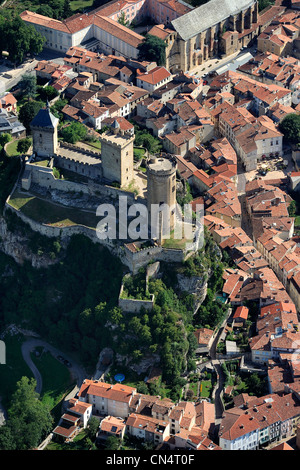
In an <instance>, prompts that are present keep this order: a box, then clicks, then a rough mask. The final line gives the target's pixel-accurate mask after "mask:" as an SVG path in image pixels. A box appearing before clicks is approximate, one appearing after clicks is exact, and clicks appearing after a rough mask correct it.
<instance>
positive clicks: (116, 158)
mask: <svg viewBox="0 0 300 470" xmlns="http://www.w3.org/2000/svg"><path fill="white" fill-rule="evenodd" d="M58 124H59V120H58V119H57V118H56V117H55V116H54V115H53V114H52V113H51V111H50V107H49V104H48V105H47V107H46V108H43V109H40V111H39V112H38V113H37V115H36V116H35V117H34V119H33V120H32V122H31V132H32V139H33V153H32V156H31V157H30V158H29V159H28V161H27V163H26V167H25V171H24V174H23V178H22V187H23V189H25V190H29V189H30V187H31V184H32V183H35V184H38V185H40V186H43V187H46V188H47V189H48V190H51V189H58V188H59V187H60V188H61V190H64V188H66V190H68V189H69V186H65V185H68V184H70V181H68V182H66V183H65V184H63V181H60V182H59V183H61V184H60V185H58V182H57V180H56V179H55V178H54V176H53V175H52V174H51V173H52V172H53V167H55V168H57V169H58V170H59V169H61V170H67V171H69V172H70V174H73V175H74V177H75V176H76V175H77V176H80V177H85V178H86V179H87V180H90V181H91V182H92V183H93V185H90V186H88V188H91V187H93V189H94V188H98V189H100V188H101V187H107V188H110V191H111V194H112V193H113V194H114V196H118V194H119V195H120V194H124V192H126V191H127V192H128V194H129V195H130V196H131V200H134V197H135V195H134V194H133V193H132V191H131V190H130V188H131V187H134V184H135V180H136V179H137V178H138V172H137V171H136V170H134V158H133V142H134V133H132V132H131V131H130V130H123V129H122V127H121V126H120V124H119V122H118V120H117V119H115V120H114V121H113V122H112V124H111V126H110V129H109V130H108V131H107V132H105V133H104V134H102V135H99V140H100V142H101V153H97V152H92V151H88V150H85V149H83V148H80V147H77V146H72V145H69V144H66V143H63V142H59V140H58ZM43 161H44V162H46V164H42V163H41V162H43ZM176 169H177V164H176V159H175V158H174V157H170V158H162V157H159V158H156V157H154V156H150V157H149V158H148V162H147V172H146V177H145V176H144V178H146V181H147V184H146V197H144V196H145V195H143V196H140V198H139V202H140V203H142V204H144V205H145V206H147V210H148V212H149V215H150V213H151V207H152V205H154V204H156V205H158V206H163V205H164V204H165V205H168V207H170V208H171V214H170V229H171V230H173V229H174V224H175V204H176ZM71 179H72V177H71V178H70V180H71ZM76 179H78V178H76V177H75V178H74V180H76ZM118 190H119V191H118ZM94 192H95V191H94ZM100 202H101V201H100V200H99V204H100Z"/></svg>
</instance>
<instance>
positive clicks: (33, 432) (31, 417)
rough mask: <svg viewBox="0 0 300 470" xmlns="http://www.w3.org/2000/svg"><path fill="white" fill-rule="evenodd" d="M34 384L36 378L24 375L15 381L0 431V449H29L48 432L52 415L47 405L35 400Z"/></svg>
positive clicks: (36, 398)
mask: <svg viewBox="0 0 300 470" xmlns="http://www.w3.org/2000/svg"><path fill="white" fill-rule="evenodd" d="M35 387H36V381H35V380H34V379H29V378H28V377H22V378H21V380H20V381H19V382H18V383H17V389H16V391H15V393H14V394H13V396H12V400H11V407H10V408H9V410H8V419H7V422H6V424H5V426H4V430H2V432H1V433H0V449H1V448H2V449H6V450H10V449H18V450H27V449H33V448H35V447H37V446H38V445H39V444H40V443H41V442H42V440H43V439H44V438H45V437H46V435H47V434H48V433H49V432H50V431H51V429H52V425H53V418H52V416H51V414H50V411H49V409H48V407H47V406H46V405H44V404H43V403H42V402H41V401H40V400H39V395H38V394H37V393H36V392H35ZM3 445H6V446H8V445H9V447H2V446H3Z"/></svg>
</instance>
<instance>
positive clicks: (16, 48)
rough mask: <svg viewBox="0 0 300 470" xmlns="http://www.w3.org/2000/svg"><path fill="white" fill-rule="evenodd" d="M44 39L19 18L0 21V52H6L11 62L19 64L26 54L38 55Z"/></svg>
mask: <svg viewBox="0 0 300 470" xmlns="http://www.w3.org/2000/svg"><path fill="white" fill-rule="evenodd" d="M44 43H45V38H44V36H42V35H41V34H40V33H38V32H37V31H36V29H35V28H34V27H33V26H31V25H27V24H26V23H25V22H24V21H23V20H22V19H21V18H20V17H19V16H15V17H12V18H6V19H4V18H2V20H1V21H0V50H1V51H7V52H8V53H9V58H10V60H11V61H12V62H14V63H17V64H20V63H22V62H23V61H24V59H25V57H26V55H27V54H28V53H30V54H32V55H36V54H39V53H40V52H41V51H42V50H43V47H44Z"/></svg>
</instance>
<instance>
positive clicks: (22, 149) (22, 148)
mask: <svg viewBox="0 0 300 470" xmlns="http://www.w3.org/2000/svg"><path fill="white" fill-rule="evenodd" d="M30 145H31V139H30V138H29V137H25V139H21V140H19V142H18V144H17V151H18V152H19V153H26V152H27V150H28V149H29V148H30Z"/></svg>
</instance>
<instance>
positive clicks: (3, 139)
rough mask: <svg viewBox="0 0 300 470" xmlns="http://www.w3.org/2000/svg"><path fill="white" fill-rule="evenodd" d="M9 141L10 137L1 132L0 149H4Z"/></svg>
mask: <svg viewBox="0 0 300 470" xmlns="http://www.w3.org/2000/svg"><path fill="white" fill-rule="evenodd" d="M11 140H12V136H11V135H10V134H8V133H7V132H3V134H1V135H0V147H2V148H4V146H5V144H7V143H8V142H10V141H11Z"/></svg>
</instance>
